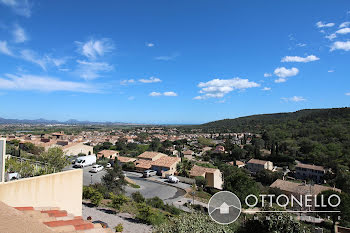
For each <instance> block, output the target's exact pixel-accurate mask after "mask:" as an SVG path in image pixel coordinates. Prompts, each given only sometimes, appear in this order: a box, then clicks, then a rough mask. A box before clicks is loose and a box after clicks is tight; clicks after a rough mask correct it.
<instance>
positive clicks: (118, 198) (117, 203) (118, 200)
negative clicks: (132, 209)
mask: <svg viewBox="0 0 350 233" xmlns="http://www.w3.org/2000/svg"><path fill="white" fill-rule="evenodd" d="M110 197H111V200H112V203H111V206H112V207H113V208H114V209H116V210H118V211H120V209H121V207H122V205H124V203H126V202H127V201H128V200H129V198H128V197H127V196H125V195H123V194H118V195H114V194H113V193H111V194H110Z"/></svg>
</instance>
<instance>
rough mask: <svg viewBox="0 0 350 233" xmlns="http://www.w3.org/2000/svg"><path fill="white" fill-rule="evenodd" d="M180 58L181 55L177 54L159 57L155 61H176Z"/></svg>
mask: <svg viewBox="0 0 350 233" xmlns="http://www.w3.org/2000/svg"><path fill="white" fill-rule="evenodd" d="M178 56H179V54H178V53H175V54H173V55H171V56H158V57H155V58H154V59H156V60H160V61H170V60H174V59H175V58H176V57H178Z"/></svg>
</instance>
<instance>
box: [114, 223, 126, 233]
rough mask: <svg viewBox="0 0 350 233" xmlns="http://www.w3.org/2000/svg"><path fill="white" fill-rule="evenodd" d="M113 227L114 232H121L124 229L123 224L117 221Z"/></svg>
mask: <svg viewBox="0 0 350 233" xmlns="http://www.w3.org/2000/svg"><path fill="white" fill-rule="evenodd" d="M114 229H115V232H123V230H124V227H123V224H121V223H119V224H118V225H117V226H116V227H115V228H114Z"/></svg>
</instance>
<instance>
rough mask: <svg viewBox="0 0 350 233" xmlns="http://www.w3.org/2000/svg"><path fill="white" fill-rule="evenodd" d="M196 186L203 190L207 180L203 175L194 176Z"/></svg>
mask: <svg viewBox="0 0 350 233" xmlns="http://www.w3.org/2000/svg"><path fill="white" fill-rule="evenodd" d="M195 180H196V186H197V187H198V188H199V189H200V190H203V189H204V188H205V186H206V185H207V180H206V179H205V178H204V177H203V176H196V177H195Z"/></svg>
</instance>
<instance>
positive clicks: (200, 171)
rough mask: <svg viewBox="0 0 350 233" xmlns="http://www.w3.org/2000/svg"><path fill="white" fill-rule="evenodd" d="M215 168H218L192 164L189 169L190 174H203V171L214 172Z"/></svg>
mask: <svg viewBox="0 0 350 233" xmlns="http://www.w3.org/2000/svg"><path fill="white" fill-rule="evenodd" d="M217 170H219V169H217V168H208V167H201V166H197V165H194V166H193V167H192V169H191V171H190V176H204V175H205V173H214V172H216V171H217Z"/></svg>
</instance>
